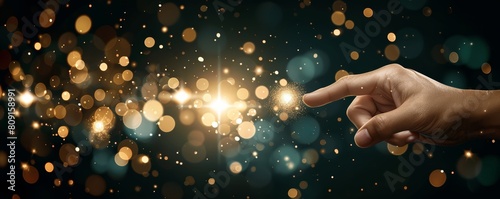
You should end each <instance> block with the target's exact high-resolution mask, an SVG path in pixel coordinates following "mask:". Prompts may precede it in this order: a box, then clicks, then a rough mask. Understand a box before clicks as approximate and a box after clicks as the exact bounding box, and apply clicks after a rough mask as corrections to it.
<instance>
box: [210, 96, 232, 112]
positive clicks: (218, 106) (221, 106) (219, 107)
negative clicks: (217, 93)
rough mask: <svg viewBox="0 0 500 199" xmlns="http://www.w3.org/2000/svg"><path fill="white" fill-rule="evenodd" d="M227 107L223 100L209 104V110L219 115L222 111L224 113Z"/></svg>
mask: <svg viewBox="0 0 500 199" xmlns="http://www.w3.org/2000/svg"><path fill="white" fill-rule="evenodd" d="M228 107H229V104H228V103H227V102H226V101H224V100H223V99H220V98H218V99H216V100H214V101H213V102H212V103H211V104H210V108H211V109H213V110H214V111H216V112H217V114H218V115H220V114H221V113H222V112H223V111H225V110H226V109H227V108H228Z"/></svg>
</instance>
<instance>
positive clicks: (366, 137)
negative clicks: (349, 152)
mask: <svg viewBox="0 0 500 199" xmlns="http://www.w3.org/2000/svg"><path fill="white" fill-rule="evenodd" d="M372 141H373V139H372V137H371V136H370V133H368V130H366V129H362V130H360V131H358V132H357V133H356V135H354V142H355V143H356V145H358V147H367V146H368V145H370V144H371V143H372Z"/></svg>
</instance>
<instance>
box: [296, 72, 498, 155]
mask: <svg viewBox="0 0 500 199" xmlns="http://www.w3.org/2000/svg"><path fill="white" fill-rule="evenodd" d="M491 94H492V92H491V91H478V90H464V89H458V88H453V87H450V86H447V85H444V84H441V83H439V82H437V81H435V80H433V79H431V78H429V77H427V76H425V75H422V74H420V73H418V72H416V71H414V70H411V69H407V68H404V67H402V66H401V65H399V64H390V65H386V66H384V67H381V68H379V69H377V70H374V71H371V72H367V73H363V74H359V75H348V76H345V77H343V78H341V79H339V80H338V81H337V82H335V83H333V84H331V85H329V86H326V87H324V88H320V89H318V90H316V91H314V92H312V93H308V94H305V95H304V96H303V101H304V103H305V104H306V105H308V106H310V107H317V106H322V105H325V104H327V103H330V102H333V101H336V100H339V99H342V98H344V97H347V96H356V97H355V99H354V100H353V101H352V103H351V105H350V106H349V107H348V108H347V116H348V118H349V119H350V120H351V122H352V123H353V124H354V125H355V126H356V127H357V128H358V131H357V132H356V134H355V136H354V141H355V143H356V145H358V146H359V147H363V148H364V147H369V146H373V145H375V144H377V143H379V142H381V141H386V142H388V143H390V144H393V145H397V146H402V145H405V144H408V143H410V142H414V141H422V142H426V143H431V144H437V145H456V144H458V143H462V142H464V141H466V140H469V139H471V138H473V137H478V136H482V135H484V134H486V133H485V132H486V131H488V129H487V128H485V129H484V130H485V131H483V129H481V128H482V127H488V128H489V127H491V126H492V125H490V124H495V125H497V123H498V121H482V120H481V121H479V120H480V118H484V116H486V112H487V109H488V105H483V104H484V103H483V102H484V101H485V100H487V99H488V97H489V96H490V95H491ZM496 94H498V92H497V93H496ZM497 97H498V95H497ZM496 100H497V101H498V98H497V99H496ZM486 104H488V103H486ZM497 104H498V103H497ZM490 108H491V107H490ZM495 108H498V106H495ZM483 111H484V113H483ZM490 112H491V111H490ZM496 112H497V113H498V109H496ZM497 115H498V114H497ZM496 118H497V119H498V117H496ZM480 123H481V125H483V124H484V126H481V125H480ZM475 124H477V126H474V125H475ZM488 125H489V126H488ZM495 127H498V126H495Z"/></svg>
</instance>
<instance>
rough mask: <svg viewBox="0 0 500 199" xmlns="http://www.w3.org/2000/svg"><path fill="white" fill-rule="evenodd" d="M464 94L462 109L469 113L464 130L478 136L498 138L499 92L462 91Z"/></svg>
mask: <svg viewBox="0 0 500 199" xmlns="http://www.w3.org/2000/svg"><path fill="white" fill-rule="evenodd" d="M464 93H465V98H464V99H463V109H464V111H467V112H470V117H469V118H468V119H466V121H465V125H467V127H466V128H467V129H468V130H469V131H473V132H475V133H477V135H478V136H482V137H491V138H494V137H500V136H499V134H500V92H499V91H491V90H464Z"/></svg>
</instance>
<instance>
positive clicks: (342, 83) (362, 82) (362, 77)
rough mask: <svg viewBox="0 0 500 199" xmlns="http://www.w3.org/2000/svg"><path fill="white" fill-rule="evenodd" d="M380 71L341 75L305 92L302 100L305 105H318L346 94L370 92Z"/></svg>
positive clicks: (366, 93)
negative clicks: (328, 83)
mask: <svg viewBox="0 0 500 199" xmlns="http://www.w3.org/2000/svg"><path fill="white" fill-rule="evenodd" d="M380 73H381V71H379V70H374V71H371V72H367V73H362V74H358V75H348V76H345V77H342V78H340V79H339V80H337V81H336V82H335V83H333V84H330V85H329V86H326V87H323V88H320V89H318V90H316V91H314V92H312V93H308V94H305V95H304V96H303V97H302V101H303V102H304V103H305V104H306V105H307V106H310V107H318V106H323V105H325V104H328V103H330V102H333V101H337V100H339V99H342V98H344V97H348V96H354V95H368V94H371V93H372V92H373V91H374V90H375V88H376V87H377V83H378V82H379V79H380V78H381V75H380Z"/></svg>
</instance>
